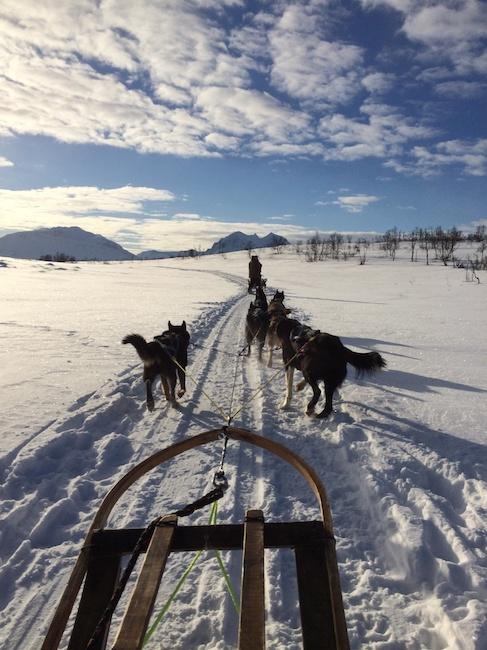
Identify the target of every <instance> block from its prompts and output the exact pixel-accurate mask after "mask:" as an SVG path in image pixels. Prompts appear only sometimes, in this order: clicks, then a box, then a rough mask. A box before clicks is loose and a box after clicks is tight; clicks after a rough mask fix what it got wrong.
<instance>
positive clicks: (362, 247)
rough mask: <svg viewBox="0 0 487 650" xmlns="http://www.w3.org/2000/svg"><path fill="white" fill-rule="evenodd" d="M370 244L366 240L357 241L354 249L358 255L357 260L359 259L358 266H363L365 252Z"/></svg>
mask: <svg viewBox="0 0 487 650" xmlns="http://www.w3.org/2000/svg"><path fill="white" fill-rule="evenodd" d="M369 246H370V242H369V240H368V239H365V238H363V239H359V240H357V245H356V247H355V249H356V250H357V252H358V254H359V256H360V257H359V259H360V265H361V266H363V265H364V264H365V262H366V261H367V251H368V249H369Z"/></svg>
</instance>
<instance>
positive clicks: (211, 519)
mask: <svg viewBox="0 0 487 650" xmlns="http://www.w3.org/2000/svg"><path fill="white" fill-rule="evenodd" d="M217 514H218V502H217V501H215V502H214V503H213V505H212V506H211V510H210V516H209V519H208V524H209V525H210V526H213V525H214V524H216V518H217ZM203 550H204V549H202V550H201V551H198V552H197V553H196V555H195V556H194V558H193V559H192V560H191V562H190V563H189V565H188V566H187V567H186V569H185V571H184V573H183V575H182V576H181V577H180V578H179V580H178V582H177V584H176V586H175V587H174V589H173V590H172V593H171V595H170V596H169V598H168V599H167V600H166V602H165V604H164V606H163V608H162V609H161V611H160V612H159V613H158V614H157V616H156V618H155V620H154V622H153V623H152V625H151V626H150V628H149V629H148V630H147V632H146V633H145V637H144V641H143V643H142V647H144V646H145V645H146V644H147V643H148V642H149V641H150V638H151V637H152V635H153V634H154V632H155V631H156V629H157V627H158V626H159V624H160V622H161V621H162V619H163V618H164V616H165V615H166V614H167V612H168V610H169V608H170V606H171V604H172V602H173V600H174V599H175V598H176V596H177V595H178V593H179V591H180V590H181V587H182V586H183V585H184V583H185V582H186V578H187V577H188V576H189V574H190V573H191V571H192V570H193V569H194V567H195V566H196V563H197V562H198V560H199V559H200V557H201V555H202V553H203ZM215 554H216V559H217V562H218V566H219V567H220V570H221V572H222V574H223V578H224V580H225V584H226V586H227V589H228V593H229V594H230V598H231V599H232V603H233V606H234V607H235V610H236V612H237V614H238V613H239V611H240V606H239V602H238V598H237V595H236V593H235V589H234V588H233V585H232V582H231V580H230V576H229V575H228V572H227V570H226V568H225V565H224V564H223V560H222V557H221V554H220V551H218V550H216V551H215Z"/></svg>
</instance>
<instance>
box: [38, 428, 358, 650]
mask: <svg viewBox="0 0 487 650" xmlns="http://www.w3.org/2000/svg"><path fill="white" fill-rule="evenodd" d="M221 433H222V430H221V429H215V430H211V431H206V432H204V433H201V434H198V435H196V436H193V437H192V438H188V439H186V440H183V441H181V442H179V443H176V444H174V445H171V446H170V447H168V448H166V449H164V450H162V451H159V452H156V453H155V454H153V455H152V456H150V457H149V458H147V459H146V460H144V461H142V462H141V463H139V464H138V465H136V466H135V467H134V468H133V469H132V470H130V471H129V472H128V473H127V474H126V475H125V476H124V477H123V478H122V479H121V480H120V481H119V482H118V483H117V484H116V485H115V486H114V487H113V488H112V490H110V492H109V493H108V494H107V496H106V497H105V499H104V500H103V502H102V504H101V506H100V508H99V510H98V512H97V514H96V515H95V518H94V520H93V523H92V525H91V527H90V530H89V532H88V534H87V537H86V540H85V543H84V545H83V547H82V549H81V552H80V555H79V557H78V560H77V562H76V564H75V566H74V568H73V571H72V573H71V576H70V578H69V581H68V584H67V586H66V588H65V591H64V593H63V596H62V598H61V600H60V603H59V605H58V607H57V609H56V611H55V614H54V618H53V620H52V622H51V625H50V627H49V629H48V632H47V635H46V637H45V640H44V643H43V645H42V649H41V650H57V648H58V647H59V643H60V641H61V638H62V636H63V634H64V631H65V628H66V625H67V622H68V619H69V616H70V614H71V611H72V608H73V605H74V602H75V600H76V598H77V596H78V594H79V592H80V590H81V586H82V584H83V580H84V587H83V590H82V594H81V598H80V602H79V606H78V611H77V615H76V618H75V622H74V626H73V630H72V633H71V638H70V641H69V644H68V650H85V648H86V645H87V643H88V641H89V640H90V638H91V635H92V633H93V630H94V629H95V627H96V625H97V623H98V621H99V619H100V616H101V614H102V613H103V611H104V610H105V608H106V606H107V604H108V602H109V601H110V598H111V595H112V594H113V592H114V590H115V588H116V586H117V583H118V579H119V576H120V566H121V561H122V557H123V556H124V555H128V554H131V553H132V551H133V550H134V548H135V545H136V543H137V541H138V539H139V538H140V535H141V533H142V532H143V529H119V530H112V529H106V528H105V527H104V526H105V524H106V522H107V519H108V516H109V514H110V512H111V511H112V509H113V507H114V506H115V504H116V503H117V501H118V500H119V499H120V497H121V496H122V495H123V494H124V492H125V491H126V490H127V489H128V488H129V487H130V486H131V485H132V484H133V483H134V482H135V481H136V480H137V479H139V478H140V477H141V476H143V475H144V474H146V473H147V472H148V471H150V470H151V469H153V468H154V467H156V466H157V465H159V464H161V463H163V462H165V461H167V460H169V459H171V458H174V457H175V456H178V455H179V454H181V453H184V452H185V451H188V450H189V449H193V448H195V447H198V446H200V445H203V444H206V443H209V442H212V441H214V440H217V439H218V438H219V437H220V436H221ZM225 433H226V434H227V436H228V437H229V438H230V439H232V440H239V441H241V442H246V443H250V444H252V445H255V446H257V447H261V448H262V449H265V450H268V451H270V452H272V453H274V454H276V455H277V456H279V457H280V458H282V459H283V460H285V461H286V462H288V463H289V464H291V465H292V466H293V467H294V468H295V469H297V470H298V471H299V472H300V474H301V475H302V476H304V478H305V479H306V480H307V481H308V483H309V485H310V487H311V488H312V490H313V492H314V494H315V496H316V498H317V500H318V503H319V506H320V510H321V515H322V517H323V519H322V520H321V521H301V522H286V523H280V522H276V523H274V522H272V523H266V522H265V521H264V517H263V513H262V512H261V511H260V510H249V511H247V515H246V518H245V522H244V523H243V524H218V525H203V526H179V525H178V521H177V517H176V516H175V515H168V516H167V517H164V518H163V520H162V522H161V524H160V525H159V526H156V528H155V529H154V532H153V534H152V537H151V539H150V540H148V542H147V544H146V546H145V547H143V548H142V549H141V550H142V552H143V553H144V562H143V565H142V568H141V569H140V572H139V576H138V579H137V583H136V585H135V587H134V590H133V593H132V595H131V597H130V600H129V604H128V606H127V609H126V612H125V615H124V618H123V620H122V623H121V625H120V628H119V631H118V635H117V638H116V641H115V644H114V645H113V646H112V650H139V649H140V648H141V647H142V643H143V639H144V635H145V632H146V630H147V627H148V624H149V619H150V616H151V614H152V609H153V606H154V602H155V599H156V597H157V592H158V589H159V585H160V581H161V579H162V577H163V572H164V568H165V565H166V561H167V558H168V556H169V554H170V553H178V552H193V551H199V550H202V549H205V550H221V551H228V550H243V555H242V581H241V601H240V621H239V633H238V639H239V640H238V647H239V650H259V649H263V648H265V589H264V575H265V574H264V554H265V553H264V551H265V549H266V548H274V549H282V548H287V549H293V550H294V554H295V560H296V574H297V583H298V595H299V607H300V614H301V629H302V637H303V647H304V648H305V650H321V649H323V650H324V649H325V648H326V649H327V650H328V649H329V650H348V648H349V643H348V635H347V627H346V621H345V614H344V609H343V602H342V593H341V588H340V580H339V574H338V565H337V559H336V551H335V539H334V536H333V529H332V520H331V513H330V508H329V504H328V500H327V497H326V492H325V489H324V487H323V485H322V483H321V481H320V480H319V478H318V476H317V475H316V473H315V472H314V470H313V469H312V468H311V467H310V466H309V465H308V464H307V463H306V462H305V461H304V460H302V459H301V458H300V457H299V456H298V455H297V454H294V453H293V452H291V451H290V450H289V449H287V448H286V447H284V446H283V445H281V444H279V443H276V442H274V441H271V440H268V439H267V438H264V437H262V436H259V435H257V434H255V433H252V432H250V431H247V430H245V429H241V428H236V427H226V428H225ZM109 627H110V621H107V624H106V625H105V629H104V631H103V634H101V635H100V636H99V638H98V642H97V646H96V650H105V648H106V644H107V637H108V632H109Z"/></svg>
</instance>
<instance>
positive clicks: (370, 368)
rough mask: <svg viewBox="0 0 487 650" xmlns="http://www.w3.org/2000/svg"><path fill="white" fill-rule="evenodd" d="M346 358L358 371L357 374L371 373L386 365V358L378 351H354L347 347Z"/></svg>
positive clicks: (359, 375) (360, 375)
mask: <svg viewBox="0 0 487 650" xmlns="http://www.w3.org/2000/svg"><path fill="white" fill-rule="evenodd" d="M344 349H345V359H346V361H347V363H349V364H350V365H352V366H353V367H354V368H355V370H356V371H357V376H358V377H362V376H363V375H371V374H372V373H374V372H377V370H381V369H382V368H385V367H386V361H385V359H384V358H383V357H382V356H381V355H380V354H379V353H378V352H354V351H353V350H349V349H348V348H345V346H344Z"/></svg>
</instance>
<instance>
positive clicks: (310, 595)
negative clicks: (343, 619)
mask: <svg viewBox="0 0 487 650" xmlns="http://www.w3.org/2000/svg"><path fill="white" fill-rule="evenodd" d="M295 555H296V571H297V577H298V591H299V609H300V612H301V629H302V633H303V648H304V650H325V649H326V650H335V649H336V648H337V645H336V636H335V625H334V619H333V610H332V599H331V594H330V586H329V580H328V570H327V566H326V557H325V548H324V545H323V543H315V544H304V545H302V546H299V547H297V548H296V550H295Z"/></svg>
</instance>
